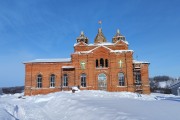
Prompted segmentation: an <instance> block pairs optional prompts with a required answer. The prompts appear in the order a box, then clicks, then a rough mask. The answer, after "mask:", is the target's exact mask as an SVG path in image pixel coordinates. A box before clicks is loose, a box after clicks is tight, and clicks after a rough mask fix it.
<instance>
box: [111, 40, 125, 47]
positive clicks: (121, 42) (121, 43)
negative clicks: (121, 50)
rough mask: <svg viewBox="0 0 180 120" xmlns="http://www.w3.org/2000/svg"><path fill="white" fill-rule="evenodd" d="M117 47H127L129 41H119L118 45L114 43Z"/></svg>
mask: <svg viewBox="0 0 180 120" xmlns="http://www.w3.org/2000/svg"><path fill="white" fill-rule="evenodd" d="M114 44H115V45H125V46H127V45H128V43H127V41H123V40H118V41H117V42H116V43H114Z"/></svg>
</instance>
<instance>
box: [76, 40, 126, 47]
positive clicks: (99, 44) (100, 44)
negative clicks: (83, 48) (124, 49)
mask: <svg viewBox="0 0 180 120" xmlns="http://www.w3.org/2000/svg"><path fill="white" fill-rule="evenodd" d="M122 41H123V42H124V43H126V44H127V45H129V43H128V41H124V40H122ZM117 42H118V41H117ZM117 42H116V43H117ZM116 43H111V42H102V43H96V44H94V43H92V44H86V43H85V44H86V45H88V46H104V45H115V44H116ZM78 44H79V43H75V44H74V46H76V45H78Z"/></svg>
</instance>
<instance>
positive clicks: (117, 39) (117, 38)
mask: <svg viewBox="0 0 180 120" xmlns="http://www.w3.org/2000/svg"><path fill="white" fill-rule="evenodd" d="M119 40H123V41H126V38H125V36H123V35H122V34H121V33H120V30H119V29H117V32H116V35H115V36H114V37H113V38H112V42H113V43H115V42H117V41H119Z"/></svg>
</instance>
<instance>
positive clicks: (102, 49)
mask: <svg viewBox="0 0 180 120" xmlns="http://www.w3.org/2000/svg"><path fill="white" fill-rule="evenodd" d="M110 51H111V49H110V48H108V47H106V46H98V47H96V48H94V49H92V50H91V52H93V53H100V52H102V53H109V52H110Z"/></svg>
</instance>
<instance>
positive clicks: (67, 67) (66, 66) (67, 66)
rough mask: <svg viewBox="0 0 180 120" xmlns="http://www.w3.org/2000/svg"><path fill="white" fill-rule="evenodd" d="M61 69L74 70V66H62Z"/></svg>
mask: <svg viewBox="0 0 180 120" xmlns="http://www.w3.org/2000/svg"><path fill="white" fill-rule="evenodd" d="M62 68H75V67H74V66H62Z"/></svg>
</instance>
